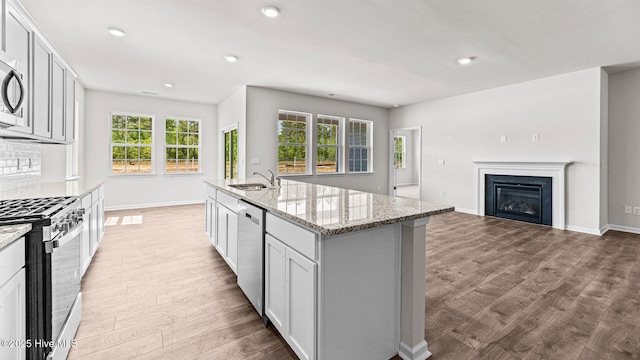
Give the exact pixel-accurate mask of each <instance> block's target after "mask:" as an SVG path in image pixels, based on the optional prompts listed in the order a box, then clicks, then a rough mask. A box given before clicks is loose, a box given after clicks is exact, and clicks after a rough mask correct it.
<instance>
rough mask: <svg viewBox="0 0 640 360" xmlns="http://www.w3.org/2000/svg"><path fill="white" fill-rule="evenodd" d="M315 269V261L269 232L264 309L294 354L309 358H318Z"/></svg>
mask: <svg viewBox="0 0 640 360" xmlns="http://www.w3.org/2000/svg"><path fill="white" fill-rule="evenodd" d="M292 226H293V225H292ZM316 272H317V265H316V263H314V262H313V261H311V260H309V259H307V258H306V257H304V256H303V255H301V254H300V253H298V252H297V251H295V250H294V249H292V248H291V247H289V246H287V245H285V244H284V243H282V242H281V241H279V240H278V239H276V238H274V237H273V236H271V235H269V234H266V236H265V311H266V314H267V317H269V319H270V320H271V322H272V323H273V324H274V326H275V327H276V329H278V331H279V332H280V334H281V335H282V336H283V338H284V339H285V340H286V341H287V343H288V344H289V346H291V348H292V349H293V350H294V351H295V353H296V354H297V355H298V356H299V357H300V358H301V359H307V360H311V359H315V358H316V298H317V296H316V289H317V280H316V278H317V275H316Z"/></svg>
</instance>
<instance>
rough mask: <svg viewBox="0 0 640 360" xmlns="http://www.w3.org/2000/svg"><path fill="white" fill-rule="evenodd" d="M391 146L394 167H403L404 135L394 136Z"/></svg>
mask: <svg viewBox="0 0 640 360" xmlns="http://www.w3.org/2000/svg"><path fill="white" fill-rule="evenodd" d="M393 142H394V144H393V148H394V163H395V166H396V169H404V168H405V167H406V165H405V163H404V153H405V146H406V144H405V142H406V137H405V136H396V137H395V138H394V139H393Z"/></svg>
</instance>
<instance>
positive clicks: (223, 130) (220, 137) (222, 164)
mask: <svg viewBox="0 0 640 360" xmlns="http://www.w3.org/2000/svg"><path fill="white" fill-rule="evenodd" d="M238 128H239V126H238V123H234V124H233V125H229V126H227V127H225V128H221V129H220V133H219V134H218V140H219V141H218V144H220V145H222V146H224V144H225V143H224V134H225V133H228V132H231V131H233V130H236V131H238V139H240V130H239V129H238ZM238 141H239V140H238ZM236 146H238V144H237V143H236ZM217 150H220V148H218V149H217ZM224 155H225V152H224V151H221V152H220V157H219V159H220V166H219V167H218V174H219V175H218V176H219V178H220V179H224V178H225V177H224V168H225V159H224ZM236 161H238V173H240V163H239V159H236ZM236 177H238V174H236Z"/></svg>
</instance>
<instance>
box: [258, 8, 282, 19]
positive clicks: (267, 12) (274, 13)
mask: <svg viewBox="0 0 640 360" xmlns="http://www.w3.org/2000/svg"><path fill="white" fill-rule="evenodd" d="M262 13H263V14H264V16H266V17H270V18H274V17H278V15H280V9H278V8H277V7H275V6H271V5H270V6H265V7H263V8H262Z"/></svg>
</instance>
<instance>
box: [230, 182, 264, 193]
mask: <svg viewBox="0 0 640 360" xmlns="http://www.w3.org/2000/svg"><path fill="white" fill-rule="evenodd" d="M229 186H230V187H232V188H234V189H238V190H244V191H252V190H262V189H266V188H267V185H265V184H261V183H249V184H230V185H229Z"/></svg>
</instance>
